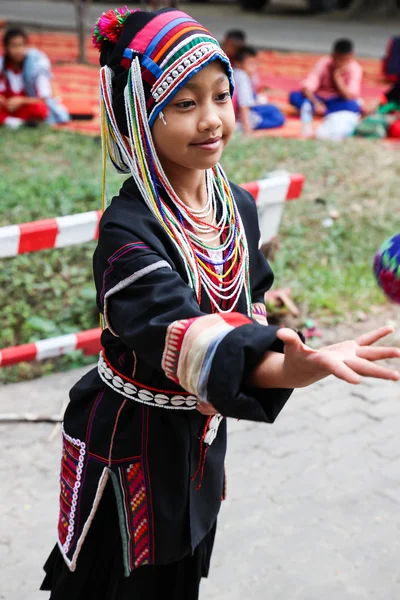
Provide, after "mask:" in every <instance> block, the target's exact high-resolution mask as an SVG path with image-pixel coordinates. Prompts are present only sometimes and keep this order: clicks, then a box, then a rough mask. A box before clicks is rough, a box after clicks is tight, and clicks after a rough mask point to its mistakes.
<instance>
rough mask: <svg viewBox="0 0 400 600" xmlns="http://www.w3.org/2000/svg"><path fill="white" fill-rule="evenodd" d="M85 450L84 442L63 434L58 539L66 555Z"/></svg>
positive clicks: (71, 533) (71, 531)
mask: <svg viewBox="0 0 400 600" xmlns="http://www.w3.org/2000/svg"><path fill="white" fill-rule="evenodd" d="M85 448H86V445H85V443H84V442H81V441H80V440H78V439H75V438H71V437H70V436H69V435H67V434H66V433H65V432H63V449H62V458H61V473H60V515H59V519H58V537H59V540H60V543H61V545H62V547H63V550H64V552H65V553H67V552H68V550H69V547H70V545H71V540H72V538H73V535H74V528H75V511H76V506H77V503H78V494H79V488H80V486H81V475H82V470H83V463H84V460H85V453H86V450H85Z"/></svg>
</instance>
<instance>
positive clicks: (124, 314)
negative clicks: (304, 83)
mask: <svg viewBox="0 0 400 600" xmlns="http://www.w3.org/2000/svg"><path fill="white" fill-rule="evenodd" d="M94 39H95V42H96V45H98V46H99V47H100V49H101V64H102V69H101V72H100V80H101V101H102V118H103V144H104V150H105V151H107V152H108V155H109V157H110V159H111V161H112V163H113V165H114V167H115V168H116V169H117V170H118V171H119V172H121V173H125V174H129V175H130V177H129V179H127V180H126V181H125V183H124V185H123V186H122V189H121V191H120V193H119V195H118V196H117V197H115V198H114V199H113V200H112V202H111V204H110V205H109V206H108V207H107V209H106V210H105V212H104V215H103V217H102V220H101V224H100V234H99V243H98V246H97V249H96V251H95V255H94V277H95V283H96V288H97V303H98V307H99V310H100V312H101V314H102V318H103V324H104V329H103V334H102V346H103V350H102V352H101V355H100V359H99V362H98V366H97V367H96V368H95V369H93V370H91V371H90V372H89V373H88V374H87V375H85V376H84V377H83V378H82V379H81V380H80V381H79V382H78V383H77V384H76V385H75V386H74V388H73V389H72V390H71V393H70V398H71V401H70V404H69V406H68V408H67V411H66V414H65V418H64V423H63V451H62V464H61V475H60V486H61V493H60V516H59V523H58V544H57V546H56V547H55V548H54V550H53V552H52V553H51V555H50V557H49V559H48V561H47V563H46V565H45V571H46V577H45V580H44V582H43V584H42V589H44V590H51V599H52V600H64V599H65V600H66V599H68V600H90V599H93V600H94V599H95V600H128V599H129V600H133V599H134V600H144V599H146V600H153V599H156V598H157V599H158V598H163V599H164V600H166V599H167V600H195V599H197V598H198V593H199V585H200V579H201V577H204V576H206V575H207V573H208V567H209V561H210V556H211V551H212V546H213V541H214V535H215V530H216V522H217V515H218V511H219V509H220V504H221V500H222V499H223V498H224V494H225V474H224V457H225V448H226V419H225V418H224V417H227V416H229V417H234V418H237V419H249V420H253V421H264V422H268V423H272V422H273V421H274V420H275V418H276V417H277V415H278V414H279V412H280V411H281V410H282V408H283V406H284V404H285V402H286V401H287V399H288V398H289V396H290V394H291V392H292V388H294V387H302V386H305V385H309V384H311V383H313V382H315V381H317V380H319V379H321V378H323V377H325V376H327V375H328V374H330V373H333V374H334V375H336V376H337V377H340V378H342V379H345V380H347V381H349V382H350V383H356V382H357V381H358V380H359V375H370V376H375V377H381V378H385V379H397V378H398V374H397V373H395V372H394V371H392V370H390V369H385V368H384V367H381V366H377V365H374V364H373V363H371V362H370V361H371V360H375V359H379V358H384V357H389V356H399V355H400V354H399V351H398V350H396V349H393V348H386V349H384V348H379V347H375V348H370V347H369V345H370V344H371V343H372V342H373V341H376V340H378V339H379V338H381V337H383V336H384V335H387V334H388V333H389V332H390V328H383V329H381V330H379V331H377V332H373V333H371V334H367V335H365V336H363V337H362V338H360V339H359V340H358V341H357V342H356V341H351V342H344V343H343V344H338V345H336V346H332V347H328V348H325V349H323V350H322V351H318V352H317V351H316V350H312V349H311V348H309V347H307V346H306V345H305V344H304V343H303V341H302V339H301V336H300V335H299V334H297V333H296V332H294V331H292V330H290V329H287V328H278V327H276V326H272V325H268V323H267V320H266V313H265V306H264V301H263V299H264V294H265V292H266V291H267V290H268V289H269V288H270V287H271V285H272V281H273V275H272V271H271V269H270V267H269V265H268V263H267V262H266V260H265V259H264V257H263V255H262V254H261V252H260V251H259V249H258V241H259V238H260V232H259V228H258V222H257V211H256V206H255V203H254V201H253V199H252V197H251V196H250V195H249V194H248V193H247V192H245V191H244V190H243V189H241V188H239V187H238V186H236V185H234V184H232V183H230V182H229V181H228V180H227V178H226V176H225V174H224V172H223V170H222V168H221V166H220V165H219V159H220V157H221V154H222V151H223V149H224V147H225V146H226V144H227V143H228V141H229V138H230V137H231V134H232V133H233V131H234V113H233V108H232V102H231V97H232V94H233V88H234V82H233V77H232V69H231V66H230V63H229V60H228V58H227V56H226V55H225V54H224V52H223V51H222V50H221V48H220V46H219V44H218V42H217V41H216V40H215V39H214V37H213V36H212V35H211V34H210V33H209V31H207V30H206V29H205V28H204V27H202V26H201V25H200V24H199V23H197V22H196V21H195V20H194V19H192V18H191V17H189V16H188V15H186V14H185V13H183V12H181V11H178V10H174V9H164V10H161V11H158V12H156V13H149V12H137V11H129V10H128V9H123V10H122V9H119V10H114V11H110V12H109V13H106V14H103V15H102V17H101V18H100V20H99V21H98V23H97V25H96V27H95V30H94ZM283 351H284V353H283Z"/></svg>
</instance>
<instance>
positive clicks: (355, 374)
mask: <svg viewBox="0 0 400 600" xmlns="http://www.w3.org/2000/svg"><path fill="white" fill-rule="evenodd" d="M391 333H393V328H392V327H380V328H379V329H375V330H373V331H370V332H369V333H365V334H363V335H361V336H360V337H358V338H357V339H355V340H347V341H345V342H339V343H338V344H332V345H331V346H325V347H324V348H320V349H319V350H314V349H313V348H310V347H309V346H306V344H303V342H302V341H301V339H300V338H299V336H298V335H297V333H295V332H294V331H293V330H292V329H288V328H282V329H279V330H278V333H277V337H278V338H279V339H280V340H282V342H284V344H285V354H284V359H283V365H282V375H283V380H284V381H285V383H287V387H290V388H292V387H294V388H298V387H305V386H307V385H310V384H312V383H315V382H316V381H319V380H320V379H323V378H324V377H326V376H328V375H334V376H335V377H337V378H338V379H343V380H344V381H347V382H348V383H353V384H357V383H360V381H361V377H374V378H376V379H389V380H392V381H398V380H399V379H400V374H399V373H398V372H397V371H395V370H394V369H390V368H387V367H384V366H382V365H377V364H375V361H378V360H383V359H387V358H400V349H399V348H391V347H387V346H372V344H374V343H375V342H377V341H378V340H380V339H382V338H384V337H386V336H387V335H389V334H391Z"/></svg>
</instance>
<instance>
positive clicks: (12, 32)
mask: <svg viewBox="0 0 400 600" xmlns="http://www.w3.org/2000/svg"><path fill="white" fill-rule="evenodd" d="M16 37H22V38H24V40H25V42H27V41H28V34H27V33H26V31H24V30H23V29H21V28H20V27H14V28H13V29H7V31H6V32H5V34H4V35H3V46H4V48H7V46H8V45H9V43H10V42H11V40H12V39H14V38H16Z"/></svg>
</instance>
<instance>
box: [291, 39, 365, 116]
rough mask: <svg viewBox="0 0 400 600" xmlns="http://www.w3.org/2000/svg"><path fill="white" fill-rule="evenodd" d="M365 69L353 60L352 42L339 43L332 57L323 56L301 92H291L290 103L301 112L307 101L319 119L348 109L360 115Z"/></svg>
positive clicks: (342, 41) (339, 41)
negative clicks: (363, 71) (363, 72)
mask: <svg viewBox="0 0 400 600" xmlns="http://www.w3.org/2000/svg"><path fill="white" fill-rule="evenodd" d="M361 81H362V67H361V65H360V64H359V63H358V62H357V61H356V60H355V59H354V46H353V42H352V41H351V40H346V39H342V40H337V41H336V42H335V44H334V46H333V50H332V54H331V56H324V57H322V58H321V59H320V60H319V61H318V62H317V64H316V65H315V67H314V69H313V70H312V71H311V73H310V74H309V76H308V77H307V78H306V79H305V81H304V82H303V87H302V89H301V91H298V92H292V93H291V94H290V96H289V102H290V104H291V105H292V106H294V107H295V108H297V109H298V110H300V109H301V106H302V104H303V102H304V101H305V100H309V101H310V102H311V104H312V105H313V109H314V112H315V114H317V115H320V116H325V115H329V114H331V113H334V112H338V111H342V110H347V111H350V112H355V113H357V114H359V113H361V104H360V102H359V98H360V95H361Z"/></svg>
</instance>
